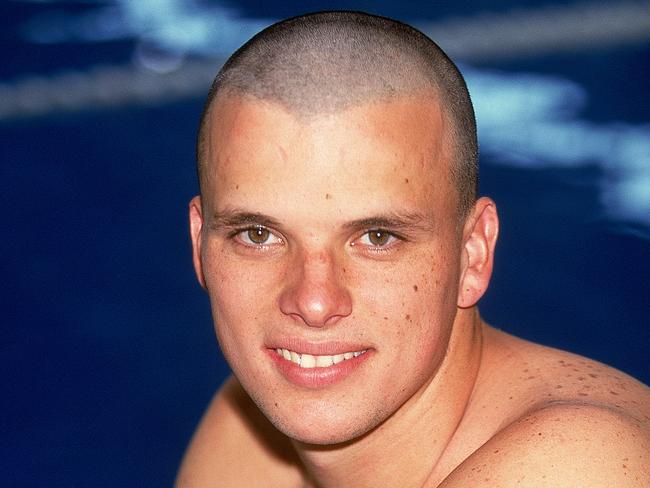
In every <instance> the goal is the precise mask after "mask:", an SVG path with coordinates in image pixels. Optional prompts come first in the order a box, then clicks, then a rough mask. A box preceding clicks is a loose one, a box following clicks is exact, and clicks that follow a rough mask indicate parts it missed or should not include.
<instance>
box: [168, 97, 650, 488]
mask: <svg viewBox="0 0 650 488" xmlns="http://www.w3.org/2000/svg"><path fill="white" fill-rule="evenodd" d="M441 103H442V102H441V101H439V100H437V99H436V97H435V96H433V97H432V96H431V94H430V93H429V94H427V96H423V95H422V96H419V95H417V94H414V95H412V96H403V97H398V98H396V99H394V100H392V101H378V102H369V103H364V104H362V105H360V106H356V107H352V108H350V109H346V110H344V111H341V112H338V113H334V114H331V113H330V114H322V115H320V116H315V117H312V118H310V119H309V120H305V119H304V118H300V117H298V116H296V115H295V114H292V113H291V112H290V111H287V110H286V109H284V108H283V107H282V106H280V105H278V104H275V103H273V102H269V101H264V100H255V99H251V98H245V97H240V98H237V97H229V98H224V99H220V100H217V102H216V105H215V107H214V110H213V111H212V114H211V120H210V131H209V137H210V140H209V141H208V154H207V156H206V157H207V166H206V172H207V174H206V177H205V182H204V183H205V184H204V186H203V188H202V196H201V197H195V198H194V199H193V200H192V201H191V203H190V210H189V212H190V224H191V236H192V242H193V251H194V265H195V269H196V273H197V277H198V280H199V283H200V284H201V285H202V286H203V287H204V288H205V289H206V291H207V293H208V295H209V297H210V300H211V305H212V309H213V315H214V319H215V324H216V325H215V329H216V332H217V337H218V339H219V342H220V345H221V347H222V350H223V351H224V355H225V357H226V359H227V360H228V361H229V364H230V365H231V367H232V369H233V372H234V376H232V377H230V378H229V379H228V380H227V381H226V383H225V384H224V385H223V386H222V388H221V389H220V390H219V392H217V394H216V395H215V397H214V399H213V401H212V403H211V404H210V406H209V407H208V409H207V411H206V413H205V415H204V417H203V419H202V421H201V423H200V425H199V427H198V429H197V431H196V433H195V435H194V438H193V440H192V442H191V444H190V446H189V448H188V451H187V453H186V455H185V458H184V460H183V464H182V466H181V469H180V472H179V475H178V479H177V483H176V485H177V486H178V487H180V488H191V487H210V486H215V487H216V486H219V487H228V486H233V487H242V486H251V487H253V486H278V487H281V486H286V487H293V486H295V487H342V486H354V487H371V486H372V487H377V486H382V487H392V486H395V487H410V486H414V487H415V486H417V487H420V486H427V487H437V486H439V487H467V486H472V487H480V486H485V487H510V486H526V487H537V486H552V487H575V486H589V487H600V486H602V487H613V486H616V487H627V486H630V487H643V486H650V454H649V453H650V392H649V389H648V388H647V387H646V386H645V385H643V384H641V383H639V382H638V381H636V380H634V379H633V378H631V377H629V376H627V375H625V374H623V373H621V372H620V371H617V370H615V369H613V368H610V367H608V366H605V365H603V364H600V363H597V362H595V361H592V360H589V359H587V358H584V357H581V356H578V355H574V354H571V353H568V352H564V351H559V350H556V349H551V348H547V347H544V346H541V345H537V344H533V343H530V342H527V341H524V340H522V339H519V338H516V337H513V336H511V335H508V334H506V333H504V332H501V331H499V330H497V329H495V328H493V327H491V326H489V325H487V324H485V323H484V322H483V321H482V319H481V317H480V315H479V312H478V308H477V302H478V300H479V299H480V297H481V296H482V295H483V293H484V292H485V290H486V288H487V286H488V283H489V280H490V275H491V271H492V266H493V258H494V248H495V245H496V240H497V234H498V217H497V211H496V205H495V203H494V202H493V201H492V200H491V199H489V198H486V197H482V198H479V199H478V200H477V201H476V203H475V205H474V207H473V209H472V210H471V211H470V212H469V213H468V214H467V215H459V212H458V195H457V194H456V191H455V188H454V186H453V184H452V182H451V180H450V178H449V176H448V174H449V165H450V164H451V163H450V161H451V154H450V150H449V147H448V145H447V144H444V141H445V140H446V138H445V135H448V132H446V131H449V120H447V118H446V117H445V115H444V113H443V111H442V110H441ZM388 217H390V218H388ZM253 239H255V240H253ZM256 241H260V242H256ZM283 341H285V342H283ZM333 341H341V342H342V343H345V344H355V345H357V346H355V347H359V348H363V350H365V351H367V352H366V353H365V354H367V356H366V357H365V358H364V359H365V360H364V361H363V362H362V363H361V364H360V365H359V366H358V367H357V368H356V369H354V370H353V371H352V372H351V373H350V374H348V375H347V376H344V377H342V378H341V379H340V380H337V381H334V382H332V383H330V384H327V385H324V386H323V385H315V386H313V385H312V386H309V385H307V386H305V385H303V384H300V385H298V384H295V383H294V382H292V381H291V379H288V378H287V377H286V376H284V375H283V373H282V372H281V371H280V369H279V368H278V367H277V365H278V364H279V362H278V361H282V360H283V359H282V358H279V359H278V357H274V356H273V354H277V353H276V352H275V349H274V348H275V347H279V345H280V344H284V343H291V344H302V346H300V347H312V346H313V344H317V345H322V344H330V343H332V342H333ZM304 344H307V345H308V346H304ZM295 347H299V346H295ZM332 347H333V346H332ZM350 347H352V346H350ZM298 352H300V351H298Z"/></svg>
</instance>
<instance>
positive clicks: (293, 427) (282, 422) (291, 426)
mask: <svg viewBox="0 0 650 488" xmlns="http://www.w3.org/2000/svg"><path fill="white" fill-rule="evenodd" d="M274 410H275V411H267V410H266V409H263V412H264V414H265V416H266V417H267V418H268V419H269V420H270V421H271V423H273V425H274V426H275V427H276V428H277V429H278V430H279V431H280V432H282V433H283V434H284V435H286V436H287V437H289V438H291V439H293V440H294V441H297V442H300V443H303V444H310V445H314V446H332V445H336V444H345V443H349V442H353V441H354V440H356V439H358V438H360V437H362V436H364V435H365V434H367V433H368V432H370V431H371V430H373V429H374V428H376V427H377V426H378V425H379V424H380V423H381V422H382V421H383V419H381V418H379V417H380V416H379V415H374V416H373V415H371V414H368V413H367V414H366V416H364V415H362V414H361V415H360V413H361V412H358V410H357V414H356V415H350V414H348V415H345V414H339V415H332V411H330V412H329V414H328V415H319V414H318V413H317V410H312V413H311V414H304V412H303V413H301V414H299V415H294V414H292V413H289V412H279V411H277V409H274ZM368 417H369V418H368Z"/></svg>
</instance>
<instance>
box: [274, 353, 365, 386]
mask: <svg viewBox="0 0 650 488" xmlns="http://www.w3.org/2000/svg"><path fill="white" fill-rule="evenodd" d="M267 351H268V354H269V355H270V356H271V359H272V360H273V361H274V362H275V364H276V365H277V367H278V369H279V370H280V372H281V373H282V374H283V376H284V377H285V378H286V379H287V380H289V381H290V382H291V383H293V384H294V385H296V386H301V387H304V388H312V389H315V388H324V387H326V386H329V385H332V384H334V383H337V382H339V381H343V380H344V379H345V378H347V377H348V376H350V375H351V374H352V373H353V372H354V371H355V370H356V369H357V368H358V367H359V366H361V364H363V363H364V362H365V361H366V360H367V359H368V358H369V357H370V355H371V354H372V351H370V350H368V351H366V352H365V353H363V354H361V355H359V356H357V357H353V358H350V359H345V360H343V361H341V362H340V363H337V364H333V365H332V366H327V367H325V368H301V367H300V366H298V365H297V364H296V363H294V362H293V361H289V360H288V359H284V358H283V357H282V356H280V355H279V354H278V353H277V352H276V351H275V350H274V349H268V350H267Z"/></svg>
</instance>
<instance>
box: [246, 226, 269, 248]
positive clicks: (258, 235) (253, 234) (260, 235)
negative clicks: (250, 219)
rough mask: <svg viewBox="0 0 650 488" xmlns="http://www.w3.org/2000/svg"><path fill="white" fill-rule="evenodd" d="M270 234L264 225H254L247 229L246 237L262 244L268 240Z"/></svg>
mask: <svg viewBox="0 0 650 488" xmlns="http://www.w3.org/2000/svg"><path fill="white" fill-rule="evenodd" d="M270 234H271V233H270V232H269V231H268V230H266V229H265V228H264V227H255V228H254V229H248V238H249V239H250V240H251V242H254V243H255V244H264V243H265V242H266V241H268V240H269V235H270Z"/></svg>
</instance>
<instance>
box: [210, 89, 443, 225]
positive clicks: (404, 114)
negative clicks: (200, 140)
mask: <svg viewBox="0 0 650 488" xmlns="http://www.w3.org/2000/svg"><path fill="white" fill-rule="evenodd" d="M209 124H210V125H209V129H208V132H207V134H208V141H207V154H206V168H205V171H204V172H205V175H204V183H205V185H203V186H204V187H203V193H204V195H203V197H204V199H207V200H209V201H210V202H211V205H212V206H214V207H215V210H219V211H222V210H223V209H224V207H237V208H247V209H251V208H250V207H259V206H261V205H263V206H264V208H265V209H268V208H271V209H273V208H274V207H279V208H278V211H282V210H284V209H285V207H286V205H287V203H290V202H293V203H296V202H303V203H305V207H309V206H308V205H307V203H311V202H312V201H321V200H322V199H325V200H331V205H330V206H329V207H328V208H330V209H337V208H338V210H339V213H341V209H345V213H348V214H352V213H359V214H364V213H369V212H374V211H382V210H384V211H385V210H390V209H391V208H392V209H396V207H402V208H400V209H399V210H400V211H409V210H418V209H421V208H422V207H428V208H434V207H435V208H437V209H439V210H440V209H443V208H446V207H450V208H455V207H454V204H455V198H456V195H455V192H454V191H452V188H451V184H450V171H449V151H448V150H447V147H448V146H449V144H447V143H446V140H447V137H448V135H447V130H448V129H447V127H448V124H447V123H446V120H445V117H444V115H443V112H442V110H441V108H440V105H439V102H438V100H437V98H436V97H435V96H432V95H431V94H430V93H427V94H426V95H417V96H415V95H414V96H409V97H400V98H396V99H393V100H391V101H381V102H370V103H366V104H363V105H359V106H356V107H352V108H349V109H347V110H344V111H338V112H334V113H322V114H316V115H313V116H309V117H305V116H299V115H297V114H295V113H292V112H291V111H288V110H286V109H284V108H283V107H282V106H281V105H279V104H276V103H274V102H270V101H263V100H259V99H253V98H246V97H228V98H224V99H218V100H217V101H215V106H214V107H213V110H212V111H211V113H210V121H209ZM335 203H338V206H337V205H335ZM447 204H451V205H447ZM409 207H410V208H409ZM251 210H259V209H251ZM310 210H311V211H313V210H314V208H311V209H310ZM268 212H269V211H268V210H267V212H266V213H268ZM329 217H331V215H330V216H329ZM350 217H356V216H353V215H350Z"/></svg>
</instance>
